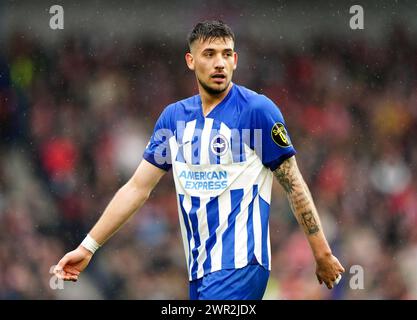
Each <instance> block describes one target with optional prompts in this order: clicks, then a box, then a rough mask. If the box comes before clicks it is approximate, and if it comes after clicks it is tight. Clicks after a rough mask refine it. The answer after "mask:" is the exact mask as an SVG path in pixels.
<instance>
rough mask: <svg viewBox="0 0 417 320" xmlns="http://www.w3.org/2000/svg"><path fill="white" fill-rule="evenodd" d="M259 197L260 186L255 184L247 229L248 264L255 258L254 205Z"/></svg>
mask: <svg viewBox="0 0 417 320" xmlns="http://www.w3.org/2000/svg"><path fill="white" fill-rule="evenodd" d="M257 195H258V185H257V184H255V185H254V186H253V188H252V201H251V202H250V203H249V207H248V222H247V225H246V228H247V230H248V244H247V247H248V263H250V262H251V261H252V259H253V257H254V256H255V236H254V230H253V203H254V201H255V199H256V197H257Z"/></svg>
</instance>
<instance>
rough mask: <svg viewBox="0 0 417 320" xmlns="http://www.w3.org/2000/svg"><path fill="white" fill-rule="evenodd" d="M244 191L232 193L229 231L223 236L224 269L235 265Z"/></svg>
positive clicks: (228, 222)
mask: <svg viewBox="0 0 417 320" xmlns="http://www.w3.org/2000/svg"><path fill="white" fill-rule="evenodd" d="M243 194H244V192H243V189H235V190H231V191H230V202H231V205H232V206H231V209H232V211H231V212H230V214H229V216H228V218H227V229H226V231H225V232H224V233H223V236H222V244H223V250H222V267H231V266H233V267H234V265H235V223H236V216H237V215H238V213H239V212H240V204H241V201H242V199H243Z"/></svg>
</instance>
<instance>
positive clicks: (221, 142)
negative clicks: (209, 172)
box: [210, 134, 229, 156]
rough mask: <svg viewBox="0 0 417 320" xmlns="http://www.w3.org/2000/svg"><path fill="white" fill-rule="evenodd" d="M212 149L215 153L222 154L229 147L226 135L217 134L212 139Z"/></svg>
mask: <svg viewBox="0 0 417 320" xmlns="http://www.w3.org/2000/svg"><path fill="white" fill-rule="evenodd" d="M210 149H211V152H213V153H214V154H215V155H217V156H222V155H224V154H226V152H227V150H228V149H229V142H228V141H227V139H226V137H225V136H224V135H222V134H217V135H215V136H214V137H213V139H211V142H210Z"/></svg>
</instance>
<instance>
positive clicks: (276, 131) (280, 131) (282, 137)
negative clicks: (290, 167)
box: [271, 122, 291, 148]
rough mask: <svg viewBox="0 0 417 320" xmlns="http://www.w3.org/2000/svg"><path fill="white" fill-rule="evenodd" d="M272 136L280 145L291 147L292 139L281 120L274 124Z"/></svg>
mask: <svg viewBox="0 0 417 320" xmlns="http://www.w3.org/2000/svg"><path fill="white" fill-rule="evenodd" d="M271 137H272V140H274V142H275V143H276V144H277V145H279V146H280V147H284V148H285V147H290V146H291V141H290V137H289V136H288V133H287V130H285V127H284V125H283V124H282V123H281V122H277V123H275V124H274V126H273V127H272V130H271Z"/></svg>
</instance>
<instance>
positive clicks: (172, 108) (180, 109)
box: [162, 95, 198, 120]
mask: <svg viewBox="0 0 417 320" xmlns="http://www.w3.org/2000/svg"><path fill="white" fill-rule="evenodd" d="M197 102H198V95H194V96H191V97H188V98H184V99H181V100H178V101H175V102H172V103H170V104H169V105H167V106H166V107H165V108H164V110H163V111H162V115H163V116H164V117H167V118H170V119H171V120H172V119H173V118H182V117H183V116H184V115H186V114H187V113H188V112H189V111H190V109H192V108H195V106H196V105H197Z"/></svg>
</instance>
